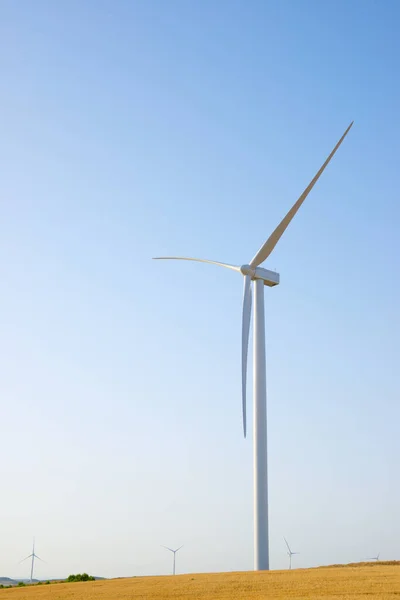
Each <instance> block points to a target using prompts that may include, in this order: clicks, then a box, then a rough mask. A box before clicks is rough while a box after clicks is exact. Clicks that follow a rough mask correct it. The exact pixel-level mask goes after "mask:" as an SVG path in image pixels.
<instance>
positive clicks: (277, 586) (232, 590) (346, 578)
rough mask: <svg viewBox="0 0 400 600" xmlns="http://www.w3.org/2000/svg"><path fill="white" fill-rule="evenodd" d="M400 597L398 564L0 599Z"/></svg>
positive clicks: (182, 578)
mask: <svg viewBox="0 0 400 600" xmlns="http://www.w3.org/2000/svg"><path fill="white" fill-rule="evenodd" d="M10 598H13V599H15V600H24V599H26V600H36V599H37V600H70V599H71V600H72V599H74V600H75V599H76V600H86V599H88V600H90V599H92V598H93V599H94V598H96V599H99V600H119V599H121V600H153V599H154V600H164V599H166V598H171V599H174V600H184V599H188V600H206V599H207V600H208V599H212V600H220V599H221V600H222V599H223V600H236V599H239V598H240V599H242V598H243V599H246V600H247V599H249V600H256V599H257V600H261V599H262V600H266V599H269V598H289V599H291V600H295V599H299V600H300V599H301V600H306V599H307V600H310V599H315V600H317V599H318V600H324V599H328V598H329V599H330V600H340V599H351V600H361V599H364V600H367V599H368V600H372V599H374V598H379V599H380V600H384V599H389V598H390V599H392V600H400V565H393V564H392V565H379V564H376V565H368V566H345V567H327V568H318V569H298V570H293V571H269V572H261V573H254V572H243V573H213V574H199V575H196V574H193V575H176V576H175V577H134V578H132V579H109V580H103V581H94V582H87V583H60V584H51V585H42V586H32V587H25V588H14V589H4V590H0V600H3V599H4V600H9V599H10Z"/></svg>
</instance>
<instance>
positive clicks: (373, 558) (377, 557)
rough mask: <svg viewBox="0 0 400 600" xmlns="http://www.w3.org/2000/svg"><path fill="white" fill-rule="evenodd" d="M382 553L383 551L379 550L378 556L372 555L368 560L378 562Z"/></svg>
mask: <svg viewBox="0 0 400 600" xmlns="http://www.w3.org/2000/svg"><path fill="white" fill-rule="evenodd" d="M380 554H381V553H380V552H379V553H378V555H377V556H371V558H367V560H376V561H377V562H378V560H379V557H380Z"/></svg>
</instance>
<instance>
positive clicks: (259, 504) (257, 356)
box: [156, 123, 353, 571]
mask: <svg viewBox="0 0 400 600" xmlns="http://www.w3.org/2000/svg"><path fill="white" fill-rule="evenodd" d="M352 125H353V123H350V125H349V127H348V128H347V129H346V131H345V132H344V134H343V135H342V137H341V138H340V140H339V141H338V143H337V144H336V146H335V147H334V149H333V150H332V152H331V153H330V155H329V156H328V158H327V159H326V161H325V162H324V164H323V165H322V167H321V168H320V170H319V171H318V173H317V174H316V175H315V177H314V179H312V181H311V182H310V183H309V185H308V186H307V187H306V189H305V190H304V192H303V193H302V194H301V196H300V197H299V199H298V200H297V202H296V203H295V204H294V205H293V206H292V208H291V209H290V210H289V212H288V213H287V215H286V216H285V217H284V219H282V221H281V222H280V223H279V225H278V227H277V228H276V229H275V230H274V231H273V232H272V234H271V235H270V236H269V238H268V239H267V241H266V242H265V244H264V245H263V246H261V248H260V250H259V251H258V252H257V254H256V255H255V256H254V258H253V259H252V260H251V261H250V264H245V265H242V266H241V267H239V266H235V265H230V264H226V263H221V262H217V261H214V260H205V259H200V258H188V257H182V256H162V257H158V258H157V259H156V260H161V259H164V260H190V261H195V262H203V263H210V264H213V265H218V266H220V267H225V268H227V269H231V270H232V271H237V272H238V273H241V274H242V275H243V277H244V294H243V315H242V411H243V430H244V436H245V437H246V427H247V423H246V375H247V351H248V342H249V331H250V317H251V304H252V294H251V287H252V286H251V283H252V281H253V282H254V292H255V293H254V323H253V327H254V330H253V344H254V352H253V358H254V365H253V402H254V411H253V415H254V417H253V418H254V424H253V447H254V569H255V570H256V571H260V570H268V569H269V545H268V485H267V483H268V479H267V401H266V394H267V390H266V365H265V319H264V286H268V287H273V286H275V285H278V284H279V274H278V273H275V272H273V271H269V270H267V269H264V268H261V267H260V265H261V264H262V263H263V262H264V261H265V260H266V259H267V258H268V257H269V255H270V254H271V252H272V251H273V249H274V248H275V246H276V244H277V243H278V241H279V240H280V238H281V236H282V234H283V233H284V231H285V229H286V228H287V226H288V225H289V223H290V221H291V220H292V219H293V217H294V216H295V214H296V213H297V211H298V210H299V208H300V206H301V205H302V204H303V202H304V200H305V199H306V198H307V196H308V194H309V193H310V191H311V190H312V188H313V187H314V185H315V184H316V182H317V181H318V179H319V178H320V176H321V175H322V173H323V171H324V169H325V167H326V166H327V165H328V163H329V162H330V160H331V159H332V157H333V155H334V154H335V152H336V150H337V149H338V148H339V146H340V144H341V143H342V142H343V140H344V138H345V137H346V135H347V133H348V132H349V130H350V128H351V126H352Z"/></svg>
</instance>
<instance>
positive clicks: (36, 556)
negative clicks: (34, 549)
mask: <svg viewBox="0 0 400 600" xmlns="http://www.w3.org/2000/svg"><path fill="white" fill-rule="evenodd" d="M35 558H38V559H39V560H41V561H42V562H44V563H45V562H46V561H45V560H43V558H40V556H38V555H37V554H35Z"/></svg>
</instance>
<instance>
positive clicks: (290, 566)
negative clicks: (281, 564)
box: [283, 536, 300, 569]
mask: <svg viewBox="0 0 400 600" xmlns="http://www.w3.org/2000/svg"><path fill="white" fill-rule="evenodd" d="M283 539H284V540H285V544H286V546H287V549H288V551H287V555H288V557H289V569H291V568H292V556H293V555H294V554H300V552H292V551H291V549H290V546H289V544H288V543H287V539H286V538H285V536H284V537H283Z"/></svg>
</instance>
